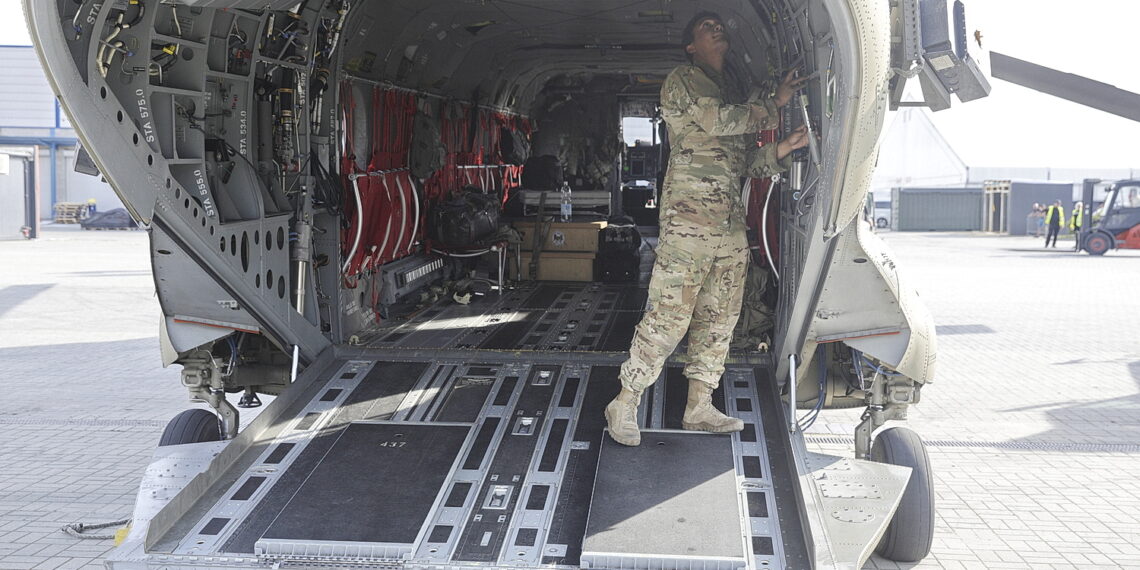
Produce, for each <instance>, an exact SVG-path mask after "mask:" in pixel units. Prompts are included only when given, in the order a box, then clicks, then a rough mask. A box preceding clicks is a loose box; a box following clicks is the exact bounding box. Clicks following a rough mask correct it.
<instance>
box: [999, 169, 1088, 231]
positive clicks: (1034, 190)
mask: <svg viewBox="0 0 1140 570" xmlns="http://www.w3.org/2000/svg"><path fill="white" fill-rule="evenodd" d="M1055 200H1060V201H1061V205H1062V206H1064V208H1065V215H1066V216H1068V215H1069V214H1070V213H1071V212H1072V211H1073V203H1074V202H1075V200H1073V185H1072V184H1066V183H1059V182H1013V183H1011V184H1010V188H1009V212H1008V216H1009V218H1008V219H1009V235H1013V236H1023V235H1026V233H1030V232H1027V230H1028V225H1027V217H1028V215H1029V212H1030V211H1032V210H1033V204H1035V203H1036V204H1041V205H1043V206H1048V205H1049V204H1052V203H1053V202H1054V201H1055ZM1061 226H1062V230H1063V231H1068V228H1069V224H1068V220H1065V223H1063V224H1061Z"/></svg>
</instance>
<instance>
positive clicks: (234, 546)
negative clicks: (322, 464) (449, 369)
mask: <svg viewBox="0 0 1140 570" xmlns="http://www.w3.org/2000/svg"><path fill="white" fill-rule="evenodd" d="M428 366H429V364H428V363H426V362H395V363H379V364H377V365H376V366H374V367H373V368H372V370H371V371H370V372H369V373H368V376H367V377H366V378H364V380H362V381H361V382H360V384H359V385H358V386H357V387H356V389H355V390H353V391H352V394H349V396H348V398H346V399H345V403H344V404H343V405H341V406H340V407H339V412H338V413H337V415H336V417H334V418H333V422H331V425H345V424H347V423H349V422H353V421H358V420H363V419H386V418H389V417H391V415H392V413H393V412H395V411H396V409H397V408H398V407H399V405H400V402H401V401H402V400H403V398H404V394H405V393H406V392H407V391H408V390H410V389H411V388H412V386H414V385H415V383H416V380H418V379H419V377H420V375H422V374H423V373H424V371H425V370H427V368H428ZM339 434H340V431H339V430H327V431H326V432H325V433H322V434H321V435H318V436H317V437H316V438H314V439H313V441H312V442H310V443H309V445H308V446H307V447H305V450H304V451H302V452H301V454H300V455H299V456H298V457H297V459H296V460H295V461H293V463H292V464H290V466H289V468H288V469H287V470H286V471H285V472H284V473H282V474H281V478H280V479H278V480H277V483H275V484H274V485H273V487H272V488H270V489H269V491H268V492H267V493H266V494H265V497H264V498H263V499H261V501H259V502H258V504H257V506H256V507H254V509H253V512H251V513H250V514H249V515H248V516H246V517H245V519H244V520H243V521H242V522H241V524H240V526H238V528H237V530H236V531H235V532H234V533H233V534H232V535H231V536H230V538H229V540H228V541H226V543H225V545H223V546H222V551H223V552H237V553H249V554H252V553H253V545H254V543H255V542H257V540H258V539H259V538H261V535H262V534H264V533H265V530H266V529H268V528H269V525H270V524H271V523H272V522H273V519H275V518H277V515H278V514H279V513H280V512H281V509H283V508H285V505H286V503H288V501H289V499H290V498H291V497H292V496H293V494H294V493H295V492H296V491H297V489H298V488H300V486H301V484H302V483H304V482H305V479H306V478H308V476H309V474H310V473H312V472H313V469H315V468H316V467H317V464H318V463H319V461H320V459H321V457H323V456H324V454H325V453H327V452H328V450H329V449H331V448H332V446H333V443H334V442H335V441H336V438H337V436H338V435H339Z"/></svg>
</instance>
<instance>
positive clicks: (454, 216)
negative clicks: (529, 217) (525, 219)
mask: <svg viewBox="0 0 1140 570" xmlns="http://www.w3.org/2000/svg"><path fill="white" fill-rule="evenodd" d="M498 229H499V197H498V196H496V195H494V194H484V193H483V192H482V191H481V190H479V189H478V188H474V187H468V188H464V190H463V193H461V194H460V195H459V196H457V197H456V198H454V199H452V200H451V201H448V202H444V203H442V204H439V205H437V206H436V207H435V208H433V209H432V212H431V237H432V239H434V240H435V241H438V242H440V243H442V244H443V245H446V246H451V247H474V246H479V245H483V242H484V240H487V239H488V238H490V237H492V236H494V235H495V233H496V232H497V231H498Z"/></svg>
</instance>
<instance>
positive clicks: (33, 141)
mask: <svg viewBox="0 0 1140 570" xmlns="http://www.w3.org/2000/svg"><path fill="white" fill-rule="evenodd" d="M0 66H3V68H4V71H5V76H4V81H2V82H0V145H11V144H15V145H19V146H29V147H30V146H36V147H38V151H37V154H36V159H37V162H36V166H35V168H36V175H37V177H38V185H39V188H40V192H39V216H40V219H41V220H50V219H52V216H53V205H54V203H59V202H86V201H87V200H88V199H90V198H94V199H95V201H96V207H97V208H98V209H99V210H100V211H105V210H112V209H115V208H122V207H123V203H122V202H121V201H120V200H119V198H118V196H116V195H115V192H114V190H112V189H111V186H110V185H109V184H107V183H106V182H103V181H101V179H100V178H99V177H92V176H86V175H83V174H79V173H77V172H74V166H75V148H76V147H75V131H73V130H72V129H71V123H70V122H69V121H68V120H67V115H65V114H64V113H63V112H62V111H61V109H60V108H59V106H58V104H57V103H56V99H55V94H54V93H52V90H51V86H50V85H49V84H48V81H47V77H45V76H44V73H43V69H42V68H41V67H40V61H39V58H37V57H36V52H35V50H34V49H32V47H31V46H3V47H0ZM53 145H54V147H55V166H54V169H53V167H52V166H51V165H52V152H51V149H52V147H53ZM53 170H54V174H55V176H54V178H53V176H52V174H53Z"/></svg>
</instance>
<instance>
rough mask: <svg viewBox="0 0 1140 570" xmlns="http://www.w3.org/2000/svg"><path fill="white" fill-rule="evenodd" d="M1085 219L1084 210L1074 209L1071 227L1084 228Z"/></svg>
mask: <svg viewBox="0 0 1140 570" xmlns="http://www.w3.org/2000/svg"><path fill="white" fill-rule="evenodd" d="M1084 220H1085V211H1084V210H1073V217H1072V218H1071V219H1069V229H1070V230H1075V229H1077V228H1083V227H1084V226H1085V224H1084Z"/></svg>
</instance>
